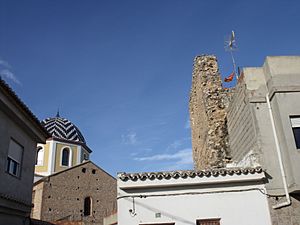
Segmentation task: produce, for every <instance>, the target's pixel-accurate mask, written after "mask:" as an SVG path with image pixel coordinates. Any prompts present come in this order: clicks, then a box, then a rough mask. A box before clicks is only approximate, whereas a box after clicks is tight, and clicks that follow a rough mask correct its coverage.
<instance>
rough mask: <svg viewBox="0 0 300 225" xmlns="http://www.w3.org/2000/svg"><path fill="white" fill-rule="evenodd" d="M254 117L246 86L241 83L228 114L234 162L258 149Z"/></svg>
mask: <svg viewBox="0 0 300 225" xmlns="http://www.w3.org/2000/svg"><path fill="white" fill-rule="evenodd" d="M253 117H254V115H253V112H252V109H251V107H250V104H249V98H248V96H247V92H246V85H245V84H244V82H240V83H239V84H238V85H237V87H236V92H235V94H234V97H233V99H232V101H231V103H230V106H229V108H228V113H227V118H228V133H229V134H230V136H229V146H230V153H231V156H232V160H233V161H236V162H239V161H241V160H242V159H243V158H244V157H245V155H247V153H248V152H249V151H251V150H256V149H257V148H258V145H257V137H256V131H255V124H254V123H253V122H254V118H253Z"/></svg>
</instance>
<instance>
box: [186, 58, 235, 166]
mask: <svg viewBox="0 0 300 225" xmlns="http://www.w3.org/2000/svg"><path fill="white" fill-rule="evenodd" d="M230 97H231V92H230V91H228V90H225V89H223V88H222V82H221V76H220V74H219V69H218V64H217V58H216V57H215V56H213V55H202V56H197V57H195V59H194V67H193V77H192V88H191V93H190V102H189V109H190V123H191V130H192V148H193V158H194V164H195V165H194V166H195V169H205V168H212V167H224V166H225V164H226V161H227V157H228V156H229V153H228V131H227V119H226V108H227V107H228V104H229V100H230Z"/></svg>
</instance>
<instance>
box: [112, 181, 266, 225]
mask: <svg viewBox="0 0 300 225" xmlns="http://www.w3.org/2000/svg"><path fill="white" fill-rule="evenodd" d="M194 179H196V178H192V179H191V180H194ZM201 179H202V178H200V179H199V180H201ZM220 179H223V180H226V178H220ZM182 180H183V181H184V183H185V185H184V184H182V186H176V187H165V186H164V185H165V184H166V183H167V184H168V185H172V184H176V183H177V184H180V183H181V182H182ZM188 180H189V179H172V178H171V179H169V180H164V179H162V180H154V181H153V182H152V181H147V182H146V183H147V184H148V183H149V186H148V188H147V186H146V185H145V184H144V183H145V181H133V182H129V184H128V185H127V184H126V182H128V181H125V182H123V181H120V180H119V181H118V186H119V188H118V198H119V199H118V224H119V225H128V224H130V225H139V224H152V223H153V224H159V223H173V222H174V223H175V224H176V225H192V224H193V225H195V224H196V220H198V219H210V218H220V219H221V224H222V225H253V224H263V225H271V219H270V212H269V208H268V201H267V197H266V195H264V194H262V192H261V191H259V189H261V190H264V185H263V184H259V183H258V184H251V183H247V182H246V183H244V184H242V185H239V184H238V183H235V184H231V185H229V184H227V185H226V184H223V185H222V184H220V185H216V184H215V185H213V184H211V185H209V184H206V185H201V182H200V183H199V184H198V185H196V183H193V185H191V184H187V183H189V181H188ZM196 180H197V179H196ZM208 181H209V178H208V179H207V181H205V182H208ZM186 182H187V183H186ZM205 182H204V183H205ZM133 183H137V185H133ZM151 183H152V184H151ZM225 183H226V181H225ZM131 185H133V186H135V187H134V188H130V186H131ZM138 185H141V186H143V185H144V188H142V187H140V188H138ZM155 185H157V186H156V187H155ZM131 196H135V197H134V199H133V198H132V197H131ZM140 196H141V197H140Z"/></svg>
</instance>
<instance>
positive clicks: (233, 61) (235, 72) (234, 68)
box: [229, 47, 239, 81]
mask: <svg viewBox="0 0 300 225" xmlns="http://www.w3.org/2000/svg"><path fill="white" fill-rule="evenodd" d="M229 51H230V55H231V59H232V63H233V70H234V74H235V77H236V81H238V78H239V77H238V74H237V71H236V64H235V60H234V57H233V53H232V48H231V47H230V50H229Z"/></svg>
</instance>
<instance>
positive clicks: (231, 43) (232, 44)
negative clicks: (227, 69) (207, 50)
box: [224, 31, 239, 80]
mask: <svg viewBox="0 0 300 225" xmlns="http://www.w3.org/2000/svg"><path fill="white" fill-rule="evenodd" d="M224 47H225V50H226V51H229V52H230V55H231V59H232V64H233V70H234V74H235V77H236V80H238V78H239V77H238V73H237V70H236V64H235V60H234V57H233V52H234V51H236V50H237V45H236V41H235V34H234V31H231V35H230V36H229V37H227V38H226V39H225V46H224Z"/></svg>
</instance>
